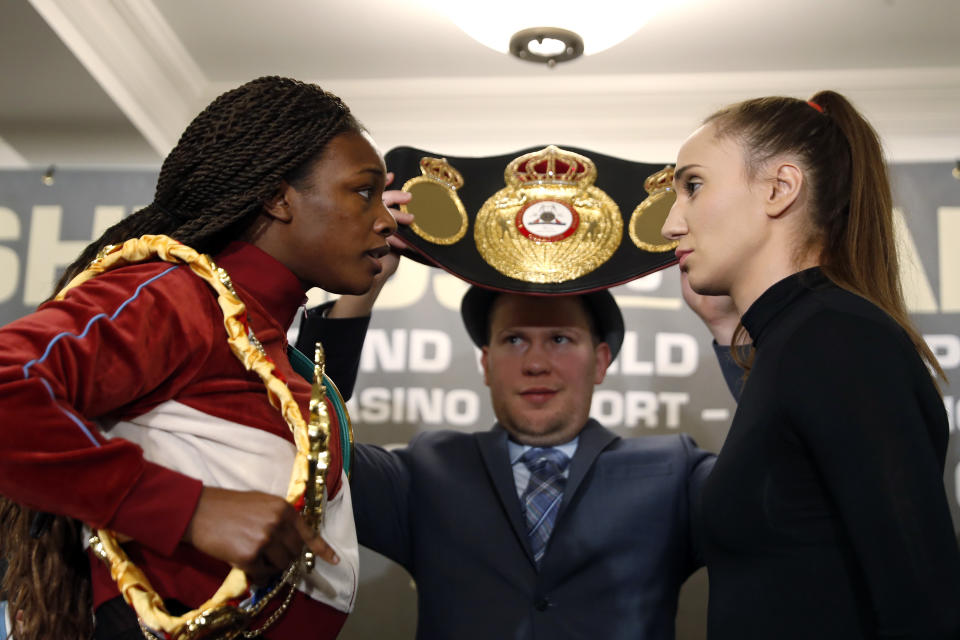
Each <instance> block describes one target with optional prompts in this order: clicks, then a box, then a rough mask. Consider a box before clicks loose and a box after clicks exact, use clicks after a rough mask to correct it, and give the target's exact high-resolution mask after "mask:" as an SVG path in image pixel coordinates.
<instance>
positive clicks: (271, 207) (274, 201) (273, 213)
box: [263, 181, 294, 222]
mask: <svg viewBox="0 0 960 640" xmlns="http://www.w3.org/2000/svg"><path fill="white" fill-rule="evenodd" d="M293 190H294V189H293V187H291V186H290V185H289V184H287V183H286V181H281V182H280V186H279V187H277V191H276V193H274V194H273V195H272V196H270V198H269V199H268V200H267V201H266V202H264V203H263V210H264V212H266V214H267V215H268V216H270V217H271V218H273V219H274V220H279V221H280V222H290V220H292V219H293V214H292V212H291V211H290V200H291V196H292V195H293V193H291V192H292V191H293Z"/></svg>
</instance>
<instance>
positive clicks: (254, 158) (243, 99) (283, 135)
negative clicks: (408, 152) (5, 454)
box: [0, 76, 363, 640]
mask: <svg viewBox="0 0 960 640" xmlns="http://www.w3.org/2000/svg"><path fill="white" fill-rule="evenodd" d="M362 130H363V127H362V126H361V125H360V123H359V122H357V120H356V119H355V118H354V117H353V115H351V113H350V110H349V109H348V108H347V106H346V105H345V104H344V103H343V101H342V100H340V98H338V97H337V96H335V95H333V94H331V93H328V92H326V91H324V90H323V89H321V88H320V87H318V86H316V85H313V84H307V83H303V82H299V81H297V80H292V79H289V78H280V77H275V76H270V77H263V78H257V79H256V80H252V81H250V82H248V83H246V84H244V85H242V86H240V87H238V88H236V89H232V90H230V91H227V92H226V93H224V94H222V95H221V96H219V97H218V98H216V99H215V100H214V101H213V102H212V103H210V105H209V106H207V107H206V108H205V109H204V110H203V111H202V112H200V114H199V115H197V117H195V118H194V119H193V121H192V122H191V123H190V124H189V125H188V126H187V128H186V130H185V131H184V132H183V134H182V135H181V136H180V140H179V141H178V142H177V144H176V146H175V147H174V148H173V150H172V151H171V152H170V153H169V155H167V157H166V159H165V160H164V161H163V166H162V167H161V169H160V176H159V178H158V179H157V188H156V192H155V194H154V198H153V202H152V203H150V204H149V205H147V206H146V207H144V208H142V209H140V210H138V211H136V212H134V213H133V214H132V215H130V216H129V217H127V218H124V219H123V220H121V221H120V222H118V223H117V224H115V225H113V226H112V227H110V228H109V229H107V230H106V231H105V232H104V233H103V235H101V236H100V237H99V238H97V239H96V240H94V241H93V242H91V243H90V244H89V245H88V246H87V247H86V248H85V249H84V250H83V252H82V253H81V254H80V255H79V256H78V257H77V259H76V260H74V261H73V263H71V264H70V265H69V266H68V267H67V269H66V271H65V272H64V274H63V276H62V277H61V278H60V281H59V282H58V283H57V286H56V288H55V290H54V293H55V292H56V291H59V290H60V289H62V288H63V287H64V286H65V285H66V284H67V283H68V282H69V281H70V280H72V279H73V277H74V276H76V275H77V274H79V273H80V272H81V271H83V270H84V269H85V268H86V267H87V265H88V264H89V263H90V261H91V260H93V259H94V258H95V257H96V256H97V254H98V253H99V252H100V250H101V249H103V248H104V247H105V246H107V245H110V244H119V243H122V242H124V241H125V240H128V239H130V238H136V237H140V236H142V235H145V234H164V235H169V236H170V237H172V238H174V239H176V240H179V241H180V242H182V243H184V244H186V245H188V246H190V247H192V248H193V249H196V250H197V251H199V252H201V253H209V254H214V253H217V252H218V251H219V250H220V249H222V248H223V247H225V246H226V245H227V244H228V243H229V242H231V241H232V240H235V239H237V238H240V237H242V236H243V234H244V233H245V232H246V231H247V229H248V227H250V225H251V224H252V223H253V222H254V220H255V219H256V218H257V216H258V215H259V214H260V212H261V211H262V210H263V205H264V203H265V202H266V201H268V200H269V199H270V198H271V197H272V196H274V195H275V194H276V192H277V190H278V188H279V187H280V186H281V182H284V181H285V182H286V183H287V184H290V185H291V186H293V187H295V188H298V189H302V188H304V187H306V186H309V185H307V184H306V181H307V180H308V177H309V176H310V174H311V172H312V169H313V167H314V165H315V164H316V162H317V161H319V159H320V157H321V156H322V154H323V152H324V150H325V148H326V146H327V143H329V142H330V140H332V139H333V138H334V137H336V136H337V135H339V134H341V133H345V132H348V131H357V132H359V131H362ZM0 557H2V558H4V560H5V561H6V562H7V567H6V569H5V571H3V575H2V577H0V598H6V599H7V600H8V605H9V609H10V611H11V612H12V613H13V615H14V616H16V615H17V614H18V613H22V614H23V616H22V618H23V619H22V621H20V622H18V623H16V624H17V628H16V629H15V632H16V638H17V640H46V639H48V638H58V639H61V640H88V639H89V638H90V636H91V634H92V633H93V617H92V601H91V589H90V575H89V566H88V563H87V560H86V556H85V555H84V554H83V552H82V551H81V550H80V526H79V523H77V522H76V521H73V520H71V519H70V518H67V517H65V516H54V515H51V514H46V513H38V512H36V511H34V510H32V509H28V508H26V507H24V506H21V505H18V504H16V503H14V502H12V501H10V500H8V499H6V498H2V497H0Z"/></svg>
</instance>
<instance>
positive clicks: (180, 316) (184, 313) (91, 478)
mask: <svg viewBox="0 0 960 640" xmlns="http://www.w3.org/2000/svg"><path fill="white" fill-rule="evenodd" d="M215 261H216V262H217V265H218V266H220V267H223V268H224V269H225V270H226V271H227V273H228V274H229V275H230V277H231V279H232V280H233V284H234V287H235V289H236V291H237V294H238V295H239V296H240V298H241V299H242V300H243V302H244V303H245V304H246V307H247V313H248V318H249V324H250V326H251V328H252V329H253V331H254V333H255V335H256V337H257V338H258V339H259V340H260V342H261V343H262V344H263V346H264V348H265V349H266V352H267V354H268V355H269V356H270V357H271V358H272V359H273V361H274V362H275V363H276V365H277V374H278V375H279V376H280V377H282V378H283V379H284V380H285V381H286V382H287V384H288V386H289V387H290V389H291V391H292V392H293V395H294V397H295V398H296V399H297V401H298V404H299V406H300V410H301V412H302V414H303V415H304V417H305V418H308V417H309V412H308V404H309V398H310V385H309V383H307V382H306V381H305V380H303V379H302V378H301V377H300V376H298V375H297V374H296V373H295V372H294V371H293V369H292V367H291V366H290V363H289V361H288V360H287V356H286V347H287V340H286V331H285V330H286V328H287V327H288V326H289V324H290V323H291V321H292V320H293V317H294V314H295V313H296V311H297V309H298V307H299V306H300V305H301V304H302V302H303V299H304V290H303V287H302V285H301V284H300V282H299V280H298V279H297V278H296V277H295V276H294V275H293V273H291V272H290V271H289V270H288V269H287V268H286V267H284V266H283V265H282V264H280V263H279V262H277V261H276V260H275V259H274V258H272V257H271V256H269V255H267V254H266V253H264V252H262V251H261V250H259V249H257V248H256V247H254V246H252V245H249V244H246V243H241V242H235V243H233V244H231V245H230V246H229V247H227V249H226V250H224V251H223V252H222V253H220V254H219V255H217V256H216V257H215ZM331 415H333V414H332V412H331ZM340 452H341V448H340V440H339V433H338V431H337V429H331V435H330V453H331V464H330V469H329V472H328V475H327V478H326V482H327V495H328V503H327V505H326V508H325V516H324V525H323V530H322V535H323V537H324V539H325V540H326V541H327V542H328V543H329V544H330V545H331V546H333V547H334V549H335V550H336V552H337V555H339V556H340V563H339V564H338V565H328V564H326V563H324V562H322V561H318V562H317V563H316V568H315V569H314V571H313V572H312V573H311V574H310V576H308V579H306V580H304V581H303V582H301V584H300V585H299V589H300V593H298V594H297V597H296V599H295V600H294V603H293V604H292V605H291V607H290V609H289V610H288V611H287V612H286V613H285V614H284V616H283V617H282V618H281V620H280V622H279V623H277V624H276V625H275V626H274V627H273V628H272V629H271V631H270V632H268V633H267V636H268V637H269V638H333V637H335V636H336V634H337V632H338V631H339V629H340V627H341V626H342V624H343V621H344V620H345V618H346V614H347V613H349V612H350V610H352V608H353V603H354V599H355V594H356V589H357V579H358V566H357V565H358V550H357V540H356V532H355V529H354V523H353V511H352V505H351V501H350V491H349V485H348V484H347V482H346V476H345V475H344V473H343V464H342V459H341V455H340ZM294 453H295V447H294V445H293V438H292V435H291V433H290V430H289V428H288V427H287V425H286V423H285V422H284V420H283V418H282V417H281V415H280V413H279V411H278V410H277V409H276V408H274V407H272V406H271V405H270V404H269V402H268V400H267V394H266V390H265V387H264V385H263V382H262V381H261V380H260V378H259V377H258V376H257V375H256V374H255V373H253V372H247V371H246V370H244V368H243V366H242V365H241V364H240V362H239V361H238V360H237V359H236V357H235V356H234V355H233V354H232V353H231V352H230V349H229V346H228V344H227V341H226V333H225V331H224V328H223V313H222V312H221V310H220V307H219V306H218V304H217V300H216V295H215V294H214V292H213V291H212V289H210V287H209V285H207V284H206V283H205V282H204V281H203V280H201V279H200V278H198V277H197V276H196V275H194V274H193V273H192V272H191V271H190V270H189V268H188V267H185V266H177V265H173V264H170V263H166V262H161V261H151V262H146V263H142V264H137V265H130V266H126V267H121V268H118V269H114V270H112V271H108V272H106V273H104V274H101V275H99V276H97V277H95V278H93V279H92V280H90V281H88V282H86V283H84V284H83V285H81V286H79V287H76V288H74V289H73V290H71V291H70V292H69V293H68V294H67V296H66V298H65V299H64V300H62V301H54V302H49V303H46V304H44V305H43V306H42V307H41V308H40V309H38V310H37V311H36V312H35V313H33V314H30V315H29V316H27V317H25V318H21V319H20V320H17V321H15V322H13V323H11V324H9V325H7V326H6V327H3V328H2V329H0V494H3V495H6V496H8V497H10V498H11V499H13V500H16V501H17V502H20V503H22V504H25V505H27V506H30V507H33V508H36V509H40V510H44V511H51V512H55V513H59V514H65V515H68V516H71V517H73V518H77V519H79V520H82V521H83V522H85V523H87V524H88V525H90V526H91V527H93V528H108V529H112V530H114V531H116V532H118V533H120V534H124V535H126V536H129V537H131V538H133V542H131V543H127V544H125V545H124V547H125V549H126V550H127V553H128V555H129V556H130V558H131V559H132V560H133V561H134V562H135V563H137V564H138V565H139V566H140V567H141V568H142V569H143V570H144V572H145V573H146V574H147V577H148V578H149V579H150V581H151V583H152V584H153V586H154V588H156V589H157V591H158V592H159V593H160V594H161V596H163V597H164V598H175V599H176V600H179V601H180V602H182V603H183V604H185V605H187V606H190V607H196V606H198V605H200V604H201V603H202V602H203V601H205V600H206V599H207V598H209V597H210V596H211V595H213V593H214V591H215V590H216V588H217V587H218V586H219V585H220V583H221V581H222V580H223V578H224V577H225V576H226V573H227V572H228V570H229V567H228V566H226V565H225V564H223V563H221V562H219V561H216V560H214V559H212V558H210V557H209V556H206V555H204V554H201V553H200V552H198V551H197V550H196V549H194V548H193V547H191V546H189V545H187V544H183V543H180V539H181V538H182V536H183V534H184V531H185V530H186V527H187V524H188V523H189V521H190V518H191V517H192V516H193V512H194V510H195V508H196V504H197V501H198V499H199V495H200V491H201V488H202V487H203V485H207V486H217V487H224V488H229V489H237V490H258V491H263V492H268V493H272V494H275V495H280V496H283V495H285V493H286V489H287V483H288V482H289V479H290V470H291V467H292V465H293V459H294ZM91 567H92V571H93V582H94V600H95V602H94V606H98V605H99V604H101V603H102V602H104V601H106V600H108V599H110V598H113V597H116V596H117V595H118V593H117V590H116V587H115V586H114V584H113V582H112V580H111V579H110V576H109V573H108V571H107V569H106V567H105V566H103V565H102V563H101V562H100V561H99V560H95V561H94V562H93V563H92V565H91Z"/></svg>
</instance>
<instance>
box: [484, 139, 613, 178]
mask: <svg viewBox="0 0 960 640" xmlns="http://www.w3.org/2000/svg"><path fill="white" fill-rule="evenodd" d="M503 177H504V181H505V182H506V183H507V184H509V185H511V186H514V187H519V188H523V187H526V186H534V185H543V184H556V185H569V186H571V187H578V188H581V189H584V188H586V187H588V186H590V185H591V184H593V181H594V180H595V179H596V177H597V167H596V165H594V164H593V161H592V160H590V158H587V157H586V156H581V155H580V154H578V153H573V152H572V151H565V150H564V149H561V148H559V147H557V146H554V145H550V146H548V147H546V148H544V149H541V150H540V151H534V152H533V153H528V154H526V155H522V156H520V157H519V158H516V159H515V160H513V161H512V162H510V164H508V165H507V168H506V170H505V171H504V172H503Z"/></svg>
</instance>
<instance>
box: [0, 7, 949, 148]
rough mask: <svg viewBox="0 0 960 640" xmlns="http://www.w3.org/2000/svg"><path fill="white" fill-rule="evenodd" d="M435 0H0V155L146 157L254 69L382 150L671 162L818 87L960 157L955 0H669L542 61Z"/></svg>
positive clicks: (897, 140)
mask: <svg viewBox="0 0 960 640" xmlns="http://www.w3.org/2000/svg"><path fill="white" fill-rule="evenodd" d="M437 1H438V0H270V1H264V0H2V3H0V43H2V45H0V46H2V47H3V56H2V58H0V95H2V96H3V97H2V99H0V166H3V167H12V166H46V165H48V164H56V165H58V166H92V165H101V166H102V165H110V166H116V165H131V164H133V165H152V166H156V165H158V164H159V162H160V159H161V158H162V156H163V155H164V154H165V153H166V152H167V151H168V150H169V149H170V147H171V146H172V145H173V144H174V143H175V142H176V140H177V137H178V136H179V134H180V132H181V131H182V129H183V127H184V126H185V125H186V124H187V122H189V120H190V118H192V117H193V115H195V114H196V113H197V112H198V111H199V110H200V109H201V108H202V107H203V106H204V105H205V104H206V103H207V102H209V101H210V100H211V99H212V98H213V97H214V96H216V95H217V94H218V93H220V92H222V91H224V90H226V89H228V88H230V87H233V86H236V85H238V84H241V83H242V82H244V81H246V80H249V79H251V78H253V77H256V76H259V75H264V74H280V75H289V76H293V77H296V78H299V79H302V80H310V81H314V82H317V83H319V84H320V85H322V86H323V87H324V88H327V89H329V90H331V91H333V92H335V93H337V94H338V95H340V96H341V97H343V98H344V99H345V100H346V101H347V103H348V104H349V105H350V106H351V108H352V109H353V111H354V112H355V114H356V115H357V116H358V117H359V118H360V120H361V121H363V122H364V124H365V125H366V126H367V127H368V128H369V129H370V130H371V132H372V133H373V135H374V137H375V138H376V139H377V140H378V142H379V144H380V145H381V147H383V148H384V149H388V148H390V147H392V146H395V145H402V144H406V145H412V146H418V147H422V148H425V149H429V150H432V151H435V152H438V153H444V154H448V155H470V154H477V155H483V154H488V153H506V152H509V151H512V150H515V149H520V148H522V147H526V146H530V145H537V144H546V143H557V144H568V145H575V146H580V147H585V148H589V149H594V150H596V151H600V152H605V153H609V154H613V155H620V156H623V157H627V158H631V159H635V160H644V161H649V162H665V161H669V160H672V159H673V157H674V154H675V152H676V148H677V147H678V146H679V144H680V142H681V141H682V140H683V138H684V137H685V136H686V135H687V134H688V133H689V132H690V131H691V130H692V129H693V128H695V127H696V125H697V123H698V122H699V120H701V119H702V118H703V117H704V116H706V115H708V114H709V113H710V112H711V111H713V110H714V109H716V108H717V107H719V106H721V105H723V104H726V103H728V102H732V101H736V100H740V99H743V98H747V97H752V96H757V95H767V94H788V95H796V96H798V97H807V96H809V95H810V94H812V93H813V92H815V91H816V90H818V89H824V88H831V89H836V90H839V91H841V92H844V93H846V94H847V95H848V96H849V97H851V98H852V99H853V100H854V101H855V102H856V103H857V104H858V105H859V106H860V107H861V109H862V110H863V111H864V112H865V113H866V114H867V116H868V117H869V118H870V119H871V120H872V121H873V123H874V124H875V126H876V127H877V129H878V130H879V131H880V133H881V136H882V137H883V138H884V141H885V144H886V147H887V151H888V155H889V156H890V158H891V159H894V160H899V161H911V160H955V159H957V158H960V0H677V1H674V2H672V3H664V5H665V6H664V8H663V10H662V11H661V13H659V14H658V15H657V16H656V17H655V18H654V19H653V20H652V21H651V22H649V23H648V24H647V25H646V26H645V27H644V28H643V29H642V30H641V31H639V32H638V33H637V34H636V35H634V36H633V37H632V38H630V39H629V40H627V41H626V42H625V43H623V44H621V45H619V46H617V47H614V48H613V49H610V50H608V51H605V52H602V53H599V54H597V55H595V56H591V57H587V58H581V59H578V60H575V61H572V62H568V63H564V64H561V65H558V66H557V67H556V68H555V69H547V68H545V67H542V66H538V65H534V64H531V63H527V62H522V61H519V60H516V59H514V58H510V57H508V56H506V55H502V54H499V53H496V52H494V51H492V50H489V49H486V48H485V47H483V46H482V45H480V44H477V43H475V42H473V41H472V40H470V39H469V38H467V37H466V36H465V35H464V34H463V33H462V32H461V31H460V30H459V29H458V28H457V27H455V26H454V25H453V24H452V23H450V22H449V21H448V20H446V19H445V18H444V17H443V16H441V15H440V14H439V12H438V11H437V10H436V8H435V3H436V2H437ZM447 1H448V2H458V1H471V2H476V0H447ZM517 1H518V2H519V1H521V0H517ZM623 1H624V2H629V1H631V0H623ZM544 6H546V7H549V3H548V2H547V3H544ZM584 7H585V9H584V10H590V9H591V2H590V1H589V0H585V1H584ZM547 15H548V12H547ZM612 19H616V16H615V15H613V16H612Z"/></svg>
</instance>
